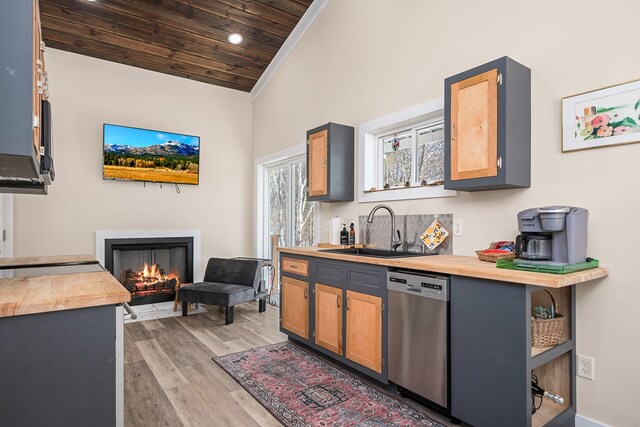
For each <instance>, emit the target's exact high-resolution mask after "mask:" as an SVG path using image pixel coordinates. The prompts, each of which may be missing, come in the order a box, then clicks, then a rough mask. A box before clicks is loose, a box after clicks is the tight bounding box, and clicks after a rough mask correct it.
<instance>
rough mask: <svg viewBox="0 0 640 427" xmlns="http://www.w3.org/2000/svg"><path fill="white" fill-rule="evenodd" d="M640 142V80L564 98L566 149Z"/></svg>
mask: <svg viewBox="0 0 640 427" xmlns="http://www.w3.org/2000/svg"><path fill="white" fill-rule="evenodd" d="M634 142H640V80H636V81H632V82H629V83H623V84H620V85H616V86H610V87H606V88H603V89H598V90H595V91H591V92H585V93H581V94H578V95H573V96H569V97H566V98H563V99H562V151H563V152H569V151H576V150H585V149H589V148H599V147H607V146H611V145H620V144H631V143H634Z"/></svg>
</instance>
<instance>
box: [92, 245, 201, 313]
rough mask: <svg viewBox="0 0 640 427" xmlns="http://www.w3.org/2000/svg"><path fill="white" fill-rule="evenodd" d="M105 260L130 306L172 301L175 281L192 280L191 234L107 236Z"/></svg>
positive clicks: (188, 281) (177, 282) (107, 267)
mask: <svg viewBox="0 0 640 427" xmlns="http://www.w3.org/2000/svg"><path fill="white" fill-rule="evenodd" d="M104 263H105V264H104V265H105V268H106V269H107V270H109V272H111V274H113V276H114V277H115V278H116V279H117V280H118V281H120V283H121V284H122V286H124V287H125V288H126V289H127V290H128V291H129V292H131V302H130V304H131V305H139V304H152V303H157V302H164V301H173V300H174V299H175V296H176V294H175V288H176V285H177V284H179V283H192V282H193V237H144V238H116V239H108V238H107V239H105V240H104Z"/></svg>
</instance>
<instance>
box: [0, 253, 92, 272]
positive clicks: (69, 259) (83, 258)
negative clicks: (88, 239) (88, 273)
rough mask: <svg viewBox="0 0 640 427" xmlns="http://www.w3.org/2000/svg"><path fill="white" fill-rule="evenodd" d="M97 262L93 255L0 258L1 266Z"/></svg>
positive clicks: (4, 267)
mask: <svg viewBox="0 0 640 427" xmlns="http://www.w3.org/2000/svg"><path fill="white" fill-rule="evenodd" d="M92 262H93V263H97V261H96V259H95V258H94V257H92V256H91V255H86V254H83V255H57V256H24V257H14V258H0V268H3V269H8V268H16V267H27V266H28V267H38V266H42V265H47V266H51V265H65V264H81V263H92Z"/></svg>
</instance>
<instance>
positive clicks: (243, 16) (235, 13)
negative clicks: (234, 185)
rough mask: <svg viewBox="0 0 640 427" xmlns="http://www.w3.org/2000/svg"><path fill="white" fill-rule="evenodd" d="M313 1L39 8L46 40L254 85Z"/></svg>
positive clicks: (182, 0)
mask: <svg viewBox="0 0 640 427" xmlns="http://www.w3.org/2000/svg"><path fill="white" fill-rule="evenodd" d="M312 2H313V0H97V1H87V0H40V15H41V21H42V32H43V37H44V40H45V43H46V44H47V46H50V47H53V48H56V49H61V50H66V51H70V52H75V53H79V54H83V55H88V56H92V57H95V58H100V59H105V60H108V61H114V62H119V63H122V64H127V65H132V66H135V67H140V68H145V69H148V70H153V71H158V72H161V73H166V74H171V75H174V76H179V77H185V78H189V79H192V80H197V81H201V82H205V83H210V84H213V85H217V86H224V87H228V88H232V89H237V90H241V91H245V92H249V91H251V89H252V88H253V86H254V85H255V83H256V82H257V80H258V79H259V78H260V76H261V75H262V73H263V72H264V71H265V69H266V68H267V66H268V65H269V63H270V62H271V60H272V59H273V57H274V56H275V54H276V53H277V52H278V50H279V49H280V47H281V46H282V44H283V43H284V41H285V40H286V39H287V37H288V36H289V34H290V33H291V31H292V30H293V29H294V27H295V26H296V24H297V23H298V21H299V20H300V18H301V17H302V15H303V14H304V13H305V11H306V10H307V8H308V7H309V6H310V5H311V3H312ZM230 33H239V34H241V35H242V36H243V37H244V41H243V42H242V43H241V44H240V45H238V46H234V45H232V44H230V43H229V42H228V40H227V37H228V36H229V34H230Z"/></svg>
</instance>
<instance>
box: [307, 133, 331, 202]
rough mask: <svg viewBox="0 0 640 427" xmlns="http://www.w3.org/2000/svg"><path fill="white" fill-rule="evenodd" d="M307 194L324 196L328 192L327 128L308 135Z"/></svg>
mask: <svg viewBox="0 0 640 427" xmlns="http://www.w3.org/2000/svg"><path fill="white" fill-rule="evenodd" d="M307 143H308V153H309V165H308V168H309V196H324V195H326V194H327V192H328V188H329V186H328V179H327V177H328V172H327V155H328V144H329V131H328V130H327V129H324V130H321V131H320V132H317V133H314V134H311V135H309V139H308V141H307Z"/></svg>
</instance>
